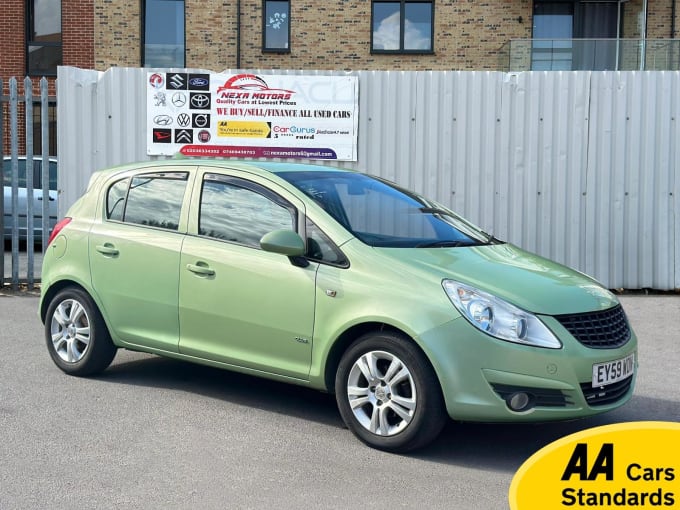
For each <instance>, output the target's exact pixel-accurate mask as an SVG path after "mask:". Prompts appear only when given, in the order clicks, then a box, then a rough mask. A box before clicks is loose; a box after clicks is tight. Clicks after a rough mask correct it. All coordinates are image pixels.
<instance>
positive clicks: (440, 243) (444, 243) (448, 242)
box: [415, 240, 480, 248]
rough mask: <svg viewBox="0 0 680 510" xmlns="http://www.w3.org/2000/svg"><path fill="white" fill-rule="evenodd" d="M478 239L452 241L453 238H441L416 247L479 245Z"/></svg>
mask: <svg viewBox="0 0 680 510" xmlns="http://www.w3.org/2000/svg"><path fill="white" fill-rule="evenodd" d="M479 244H480V243H479V242H478V241H461V240H458V241H452V240H440V241H429V242H427V243H419V244H416V245H415V247H416V248H457V247H459V246H479Z"/></svg>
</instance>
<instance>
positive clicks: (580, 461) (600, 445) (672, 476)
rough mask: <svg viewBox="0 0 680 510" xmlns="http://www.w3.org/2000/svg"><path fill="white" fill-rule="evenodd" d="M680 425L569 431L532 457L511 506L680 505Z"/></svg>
mask: <svg viewBox="0 0 680 510" xmlns="http://www.w3.org/2000/svg"><path fill="white" fill-rule="evenodd" d="M679 476H680V423H671V422H654V421H649V422H631V423H620V424H616V425H605V426H603V427H596V428H592V429H588V430H584V431H582V432H578V433H576V434H572V435H569V436H567V437H564V438H562V439H559V440H557V441H555V442H554V443H551V444H549V445H548V446H546V447H545V448H543V449H541V450H539V451H538V452H537V453H535V454H534V455H532V456H531V457H530V458H529V459H528V460H527V461H526V462H525V463H524V464H523V465H522V467H521V468H520V469H519V471H517V473H516V474H515V477H514V478H513V480H512V484H511V486H510V494H509V498H510V508H511V510H559V509H569V508H590V509H592V508H600V509H611V508H636V509H639V508H680V483H679V482H680V478H678V477H679Z"/></svg>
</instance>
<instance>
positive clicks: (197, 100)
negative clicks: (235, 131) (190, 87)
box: [191, 94, 210, 109]
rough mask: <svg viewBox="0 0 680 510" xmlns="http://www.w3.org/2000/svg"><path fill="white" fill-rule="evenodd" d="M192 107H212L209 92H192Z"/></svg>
mask: <svg viewBox="0 0 680 510" xmlns="http://www.w3.org/2000/svg"><path fill="white" fill-rule="evenodd" d="M191 107H192V108H198V109H206V108H210V96H209V95H208V94H191Z"/></svg>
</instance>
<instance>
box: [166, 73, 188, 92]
mask: <svg viewBox="0 0 680 510" xmlns="http://www.w3.org/2000/svg"><path fill="white" fill-rule="evenodd" d="M185 80H186V78H185V76H184V75H183V74H173V75H171V76H170V77H169V78H168V86H169V87H170V88H173V89H183V88H184V87H185Z"/></svg>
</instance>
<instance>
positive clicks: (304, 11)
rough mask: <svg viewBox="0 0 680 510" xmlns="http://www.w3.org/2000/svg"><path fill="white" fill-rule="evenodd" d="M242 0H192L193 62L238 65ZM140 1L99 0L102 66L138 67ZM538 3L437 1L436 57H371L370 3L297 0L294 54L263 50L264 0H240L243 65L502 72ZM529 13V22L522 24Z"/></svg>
mask: <svg viewBox="0 0 680 510" xmlns="http://www.w3.org/2000/svg"><path fill="white" fill-rule="evenodd" d="M236 3H237V2H236V0H185V6H186V46H187V49H186V66H187V67H196V68H205V69H210V70H214V71H221V70H224V69H233V68H235V66H236V60H237V59H236V47H237V41H236V37H237V34H236V28H237V23H236ZM140 4H141V2H140V1H139V0H115V1H114V0H95V40H96V41H97V43H96V47H95V66H96V68H97V69H100V70H104V69H106V68H108V67H110V66H114V65H118V66H139V65H140V63H141V49H140V38H141V22H140V18H139V16H140V8H141V5H140ZM531 9H532V1H531V0H497V1H488V2H479V1H473V0H455V1H454V0H437V1H436V2H435V47H434V50H435V52H434V54H433V55H371V53H370V40H371V26H370V25H371V2H370V1H369V0H346V1H342V2H326V1H323V2H321V1H319V0H292V2H291V51H290V53H287V54H276V53H274V54H271V53H262V50H261V48H262V0H241V11H242V15H241V67H242V68H244V69H249V68H273V69H288V68H290V69H322V70H325V69H329V70H330V69H342V70H353V69H378V70H379V69H404V70H423V69H495V68H496V67H497V65H498V51H499V49H500V48H501V46H502V45H503V44H505V43H506V42H507V41H508V40H510V39H517V38H528V37H531ZM520 16H521V17H522V22H519V21H518V18H519V17H520Z"/></svg>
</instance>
